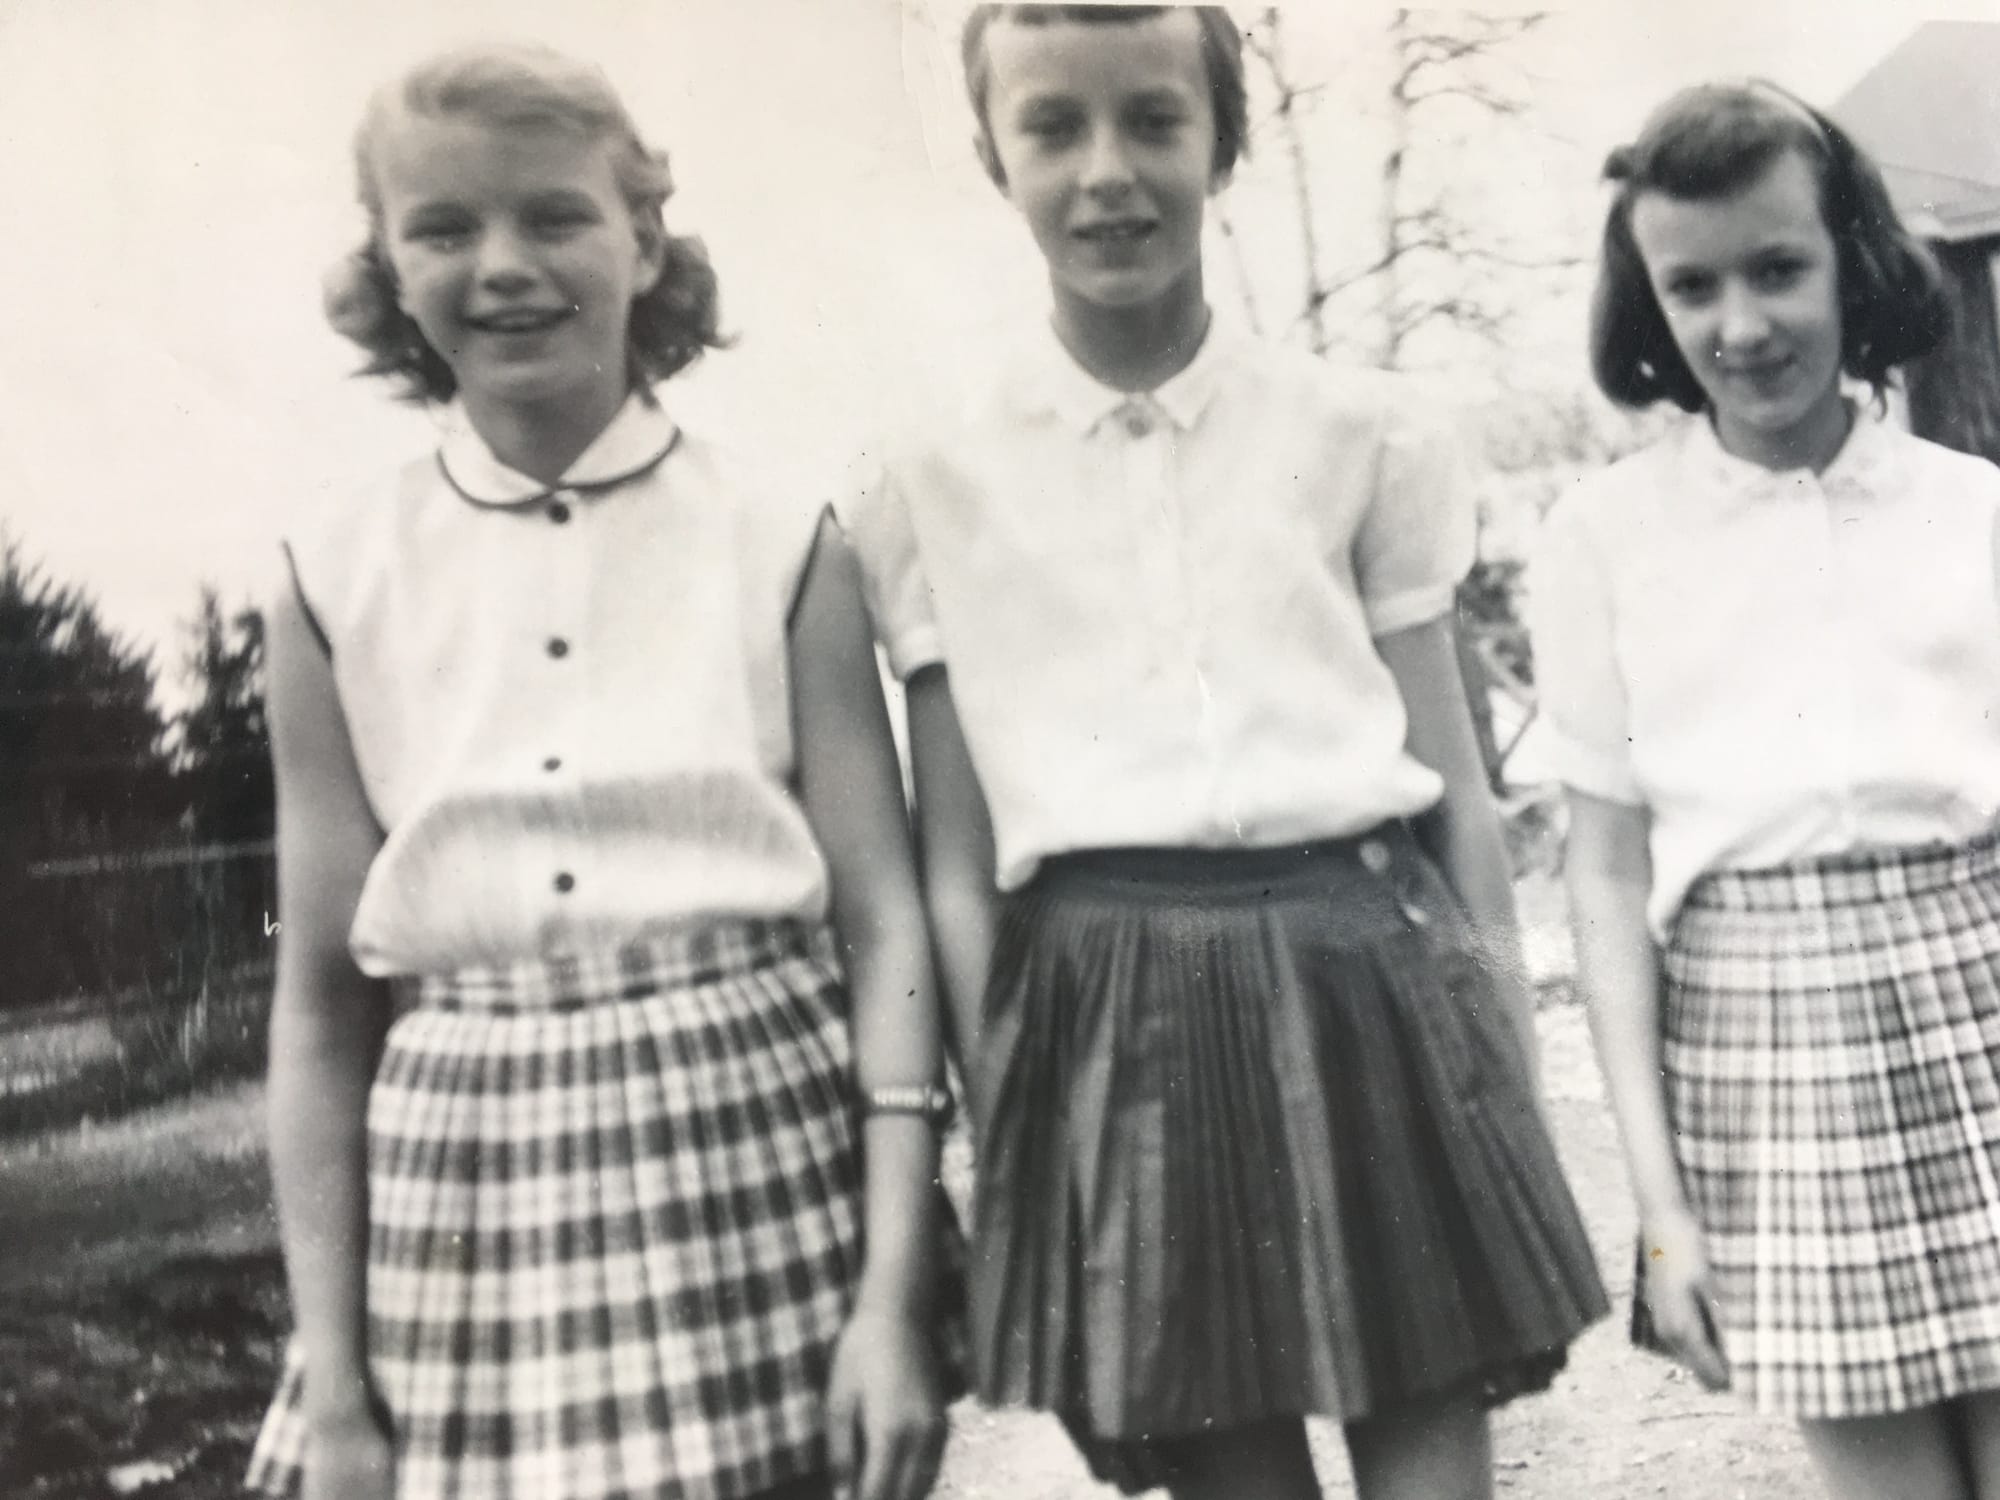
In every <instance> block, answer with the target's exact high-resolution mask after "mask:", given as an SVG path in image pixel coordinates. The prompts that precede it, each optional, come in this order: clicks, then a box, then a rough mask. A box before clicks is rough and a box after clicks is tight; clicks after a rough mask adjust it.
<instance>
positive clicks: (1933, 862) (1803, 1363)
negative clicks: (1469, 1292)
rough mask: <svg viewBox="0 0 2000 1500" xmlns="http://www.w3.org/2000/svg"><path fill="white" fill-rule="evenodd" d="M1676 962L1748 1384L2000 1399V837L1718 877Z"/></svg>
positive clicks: (1675, 1118)
mask: <svg viewBox="0 0 2000 1500" xmlns="http://www.w3.org/2000/svg"><path fill="white" fill-rule="evenodd" d="M1665 970H1666V987H1665V996H1664V1005H1663V1016H1662V1028H1663V1042H1664V1065H1665V1069H1666V1075H1667V1107H1668V1115H1669V1121H1670V1123H1671V1126H1672V1128H1673V1131H1674V1135H1675V1139H1676V1145H1677V1149H1678V1152H1679V1158H1680V1168H1681V1176H1682V1180H1683V1183H1684V1185H1685V1188H1686V1191H1687V1193H1688V1196H1689V1199H1690V1201H1691V1203H1692V1205H1693V1208H1694V1211H1695V1214H1696V1215H1697V1217H1698V1218H1699V1220H1700V1222H1701V1225H1702V1228H1703V1230H1704V1240H1705V1247H1706V1250H1707V1254H1708V1258H1709V1264H1710V1273H1711V1282H1712V1294H1713V1297H1714V1302H1715V1311H1716V1321H1717V1323H1718V1325H1719V1328H1718V1331H1719V1333H1720V1336H1721V1340H1722V1344H1723V1349H1724V1352H1725V1353H1726V1354H1727V1356H1728V1360H1729V1366H1730V1372H1731V1380H1732V1383H1733V1385H1734V1387H1735V1388H1736V1390H1737V1391H1739V1392H1740V1393H1742V1394H1743V1395H1744V1396H1746V1397H1748V1398H1749V1400H1750V1401H1751V1402H1753V1403H1754V1404H1755V1405H1756V1406H1757V1407H1759V1408H1760V1409H1763V1410H1767V1411H1773V1412H1783V1413H1786V1414H1789V1415H1792V1416H1797V1417H1806V1418H1835V1417H1856V1416H1867V1415H1875V1414H1881V1413H1887V1412H1897V1411H1907V1410H1911V1409H1913V1408H1918V1407H1923V1406H1927V1405H1930V1404H1932V1403H1934V1402H1937V1401H1940V1400H1944V1399H1946V1398H1949V1397H1953V1396H1958V1395H1963V1394H1966V1393H1968V1392H1972V1391H1979V1390H1986V1389H1991V1388H1994V1387H2000V831H1996V832H1994V833H1992V834H1988V835H1985V836H1982V837H1981V838H1979V839H1977V840H1975V841H1973V842H1971V843H1968V844H1964V845H1959V846H1952V845H1943V844H1939V845H1933V846H1928V847H1923V848H1914V849H1901V850H1886V851H1860V852H1855V853H1849V854H1841V855H1838V856H1833V857H1825V858H1815V859H1808V860H1803V861H1800V862H1798V863H1795V864H1790V865H1784V866H1780V867H1777V868H1773V869H1764V870H1749V871H1720V872H1715V873H1711V874H1709V875H1707V876H1705V877H1704V878H1703V879H1702V880H1701V881H1699V882H1698V883H1697V884H1696V885H1695V887H1694V888H1693V890H1692V891H1691V892H1690V893H1689V895H1688V898H1687V901H1686V904H1685V905H1684V907H1683V908H1682V911H1681V913H1680V915H1679V917H1678V919H1677V921H1676V924H1675V927H1674V930H1673V932H1672V935H1671V940H1670V942H1669V944H1668V947H1667V951H1666V955H1665ZM1634 1313H1635V1316H1634V1333H1635V1335H1636V1336H1637V1337H1638V1339H1639V1340H1640V1342H1642V1343H1651V1342H1652V1341H1653V1340H1652V1331H1651V1327H1650V1320H1649V1319H1648V1318H1647V1317H1646V1314H1645V1307H1644V1302H1643V1296H1642V1298H1641V1299H1640V1300H1639V1301H1638V1302H1637V1303H1636V1304H1635V1308H1634Z"/></svg>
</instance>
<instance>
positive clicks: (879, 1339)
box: [827, 1305, 945, 1500]
mask: <svg viewBox="0 0 2000 1500" xmlns="http://www.w3.org/2000/svg"><path fill="white" fill-rule="evenodd" d="M827 1422H828V1433H827V1442H828V1448H829V1451H830V1454H831V1457H832V1460H833V1472H834V1478H835V1482H836V1484H837V1485H838V1486H839V1489H838V1493H839V1494H841V1495H842V1496H844V1497H847V1500H923V1497H924V1496H926V1495H928V1494H929V1493H930V1488H931V1485H932V1484H933V1483H934V1482H935V1481H936V1479H937V1473H938V1462H939V1460H940V1459H941V1458H942V1457H943V1454H944V1435H945V1421H944V1407H943V1403H942V1402H941V1401H940V1400H939V1398H938V1379H937V1371H936V1369H935V1362H934V1356H933V1354H932V1351H931V1341H930V1337H929V1335H928V1333H927V1332H926V1330H925V1329H923V1328H922V1327H920V1326H918V1324H917V1322H916V1320H915V1319H913V1318H911V1317H910V1316H909V1315H908V1314H906V1313H901V1312H893V1311H886V1310H876V1309H874V1308H870V1307H868V1306H866V1305H863V1306H860V1307H857V1308H856V1309H855V1311H854V1315H853V1316H852V1317H851V1318H849V1319H848V1322H847V1327H846V1328H845V1329H844V1330H843V1331H842V1333H841V1335H840V1345H839V1347H838V1348H837V1349H836V1350H835V1351H834V1356H833V1375H832V1379H831V1381H830V1382H829V1384H828V1389H827Z"/></svg>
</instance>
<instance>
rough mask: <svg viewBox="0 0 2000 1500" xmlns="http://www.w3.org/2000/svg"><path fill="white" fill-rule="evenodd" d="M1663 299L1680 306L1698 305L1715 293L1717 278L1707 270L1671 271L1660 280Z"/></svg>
mask: <svg viewBox="0 0 2000 1500" xmlns="http://www.w3.org/2000/svg"><path fill="white" fill-rule="evenodd" d="M1660 294H1661V300H1662V301H1666V302H1671V303H1673V304H1675V305H1676V306H1680V307H1697V306H1699V305H1700V304H1701V303H1703V302H1705V301H1707V300H1708V298H1710V297H1712V296H1713V295H1714V294H1715V278H1714V277H1713V276H1711V275H1709V274H1708V273H1707V272H1706V271H1670V272H1668V273H1667V275H1666V277H1665V278H1664V279H1663V280H1662V281H1661V282H1660Z"/></svg>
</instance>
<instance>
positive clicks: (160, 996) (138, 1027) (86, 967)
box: [0, 840, 276, 1134]
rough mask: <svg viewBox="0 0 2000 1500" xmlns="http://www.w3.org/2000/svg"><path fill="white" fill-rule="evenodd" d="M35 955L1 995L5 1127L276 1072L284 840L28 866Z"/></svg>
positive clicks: (29, 939)
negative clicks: (25, 987) (272, 1058)
mask: <svg viewBox="0 0 2000 1500" xmlns="http://www.w3.org/2000/svg"><path fill="white" fill-rule="evenodd" d="M26 877H27V878H26V879H25V881H23V882H21V883H20V884H19V885H18V886H17V890H18V891H19V892H20V899H19V902H18V904H17V905H16V907H15V908H14V910H13V911H12V912H11V921H10V923H9V925H10V927H11V928H12V932H11V933H10V946H13V947H14V949H15V952H16V954H17V955H18V956H19V957H20V958H22V959H23V960H25V961H24V962H21V963H17V964H15V965H13V966H12V968H13V970H14V976H15V983H16V984H17V985H19V984H20V983H21V982H22V981H23V980H24V979H26V978H32V979H33V980H34V981H35V988H34V989H33V990H31V991H29V992H28V993H26V994H24V993H22V992H21V991H20V990H19V989H17V990H16V992H15V993H14V994H11V995H6V996H0V1001H6V1002H11V1003H4V1004H0V1134H8V1133H15V1132H19V1131H23V1130H35V1129H45V1128H52V1127H55V1126H61V1125H69V1124H74V1123H77V1122H78V1121H81V1120H85V1119H103V1118H106V1117H109V1116H112V1115H117V1114H122V1113H126V1112H129V1111H130V1110H132V1109H136V1108H140V1107H142V1106H144V1105H147V1104H153V1103H158V1102H161V1101H163V1100H166V1099H170V1098H174V1097H177V1096H179V1095H181V1094H185V1093H188V1092H190V1091H192V1090H195V1089H198V1088H201V1087H203V1086H204V1085H206V1084H209V1083H212V1082H214V1081H217V1080H219V1079H223V1078H228V1077H239V1076H252V1075H254V1074H255V1073H257V1072H258V1071H260V1070H261V1068H262V1066H263V1058H264V1046H265V1041H266V1038H267V1036H268V1030H269V1002H270V988H271V974H272V953H273V948H272V940H273V937H274V936H275V926H274V923H273V920H272V916H271V912H272V910H273V907H274V904H275V885H276V871H275V857H274V851H273V848H272V845H271V843H270V841H269V840H257V841H250V842H240V843H228V844H220V843H206V844H201V843H194V842H192V841H190V842H188V843H185V844H178V845H167V846H155V847H150V848H136V849H124V850H101V851H92V852H88V853H84V854H79V855H75V856H70V857H65V858H61V859H51V860H43V861H39V862H37V863H35V864H32V865H30V866H29V867H28V869H27V871H26Z"/></svg>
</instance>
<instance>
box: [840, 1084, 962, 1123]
mask: <svg viewBox="0 0 2000 1500" xmlns="http://www.w3.org/2000/svg"><path fill="white" fill-rule="evenodd" d="M861 1106H862V1111H863V1113H865V1114H871V1115H920V1116H922V1117H923V1118H924V1119H926V1120H928V1121H930V1122H931V1124H933V1125H935V1126H937V1127H938V1129H940V1130H942V1129H943V1128H944V1127H945V1126H947V1125H949V1124H950V1123H951V1117H952V1113H953V1107H952V1101H951V1091H950V1090H948V1089H944V1088H940V1087H939V1086H938V1085H937V1084H935V1083H883V1084H877V1085H876V1086H875V1087H874V1088H872V1089H865V1090H863V1091H862V1095H861Z"/></svg>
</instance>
